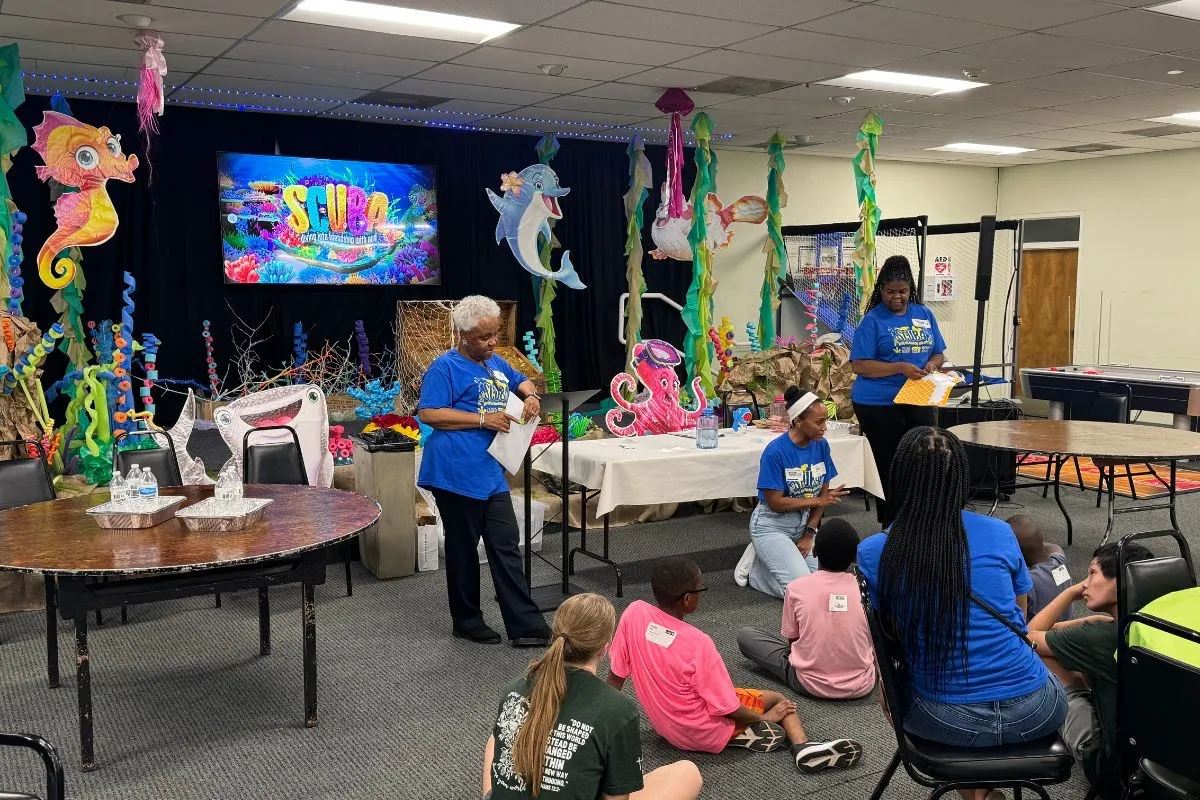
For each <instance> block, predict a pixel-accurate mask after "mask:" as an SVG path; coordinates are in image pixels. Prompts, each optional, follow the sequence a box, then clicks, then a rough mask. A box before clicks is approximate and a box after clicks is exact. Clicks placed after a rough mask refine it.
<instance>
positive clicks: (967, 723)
mask: <svg viewBox="0 0 1200 800" xmlns="http://www.w3.org/2000/svg"><path fill="white" fill-rule="evenodd" d="M891 473H892V482H891V486H890V487H889V488H888V498H889V502H890V503H891V505H892V509H893V511H894V514H895V518H894V521H893V522H892V525H891V527H890V528H889V529H888V530H886V531H884V532H883V533H877V534H875V535H874V536H871V537H869V538H867V539H865V540H864V541H863V542H862V544H860V545H859V547H858V568H859V570H860V571H861V572H862V574H863V577H864V578H865V579H866V581H867V585H868V586H869V588H870V590H871V599H872V602H873V603H874V604H875V607H876V608H877V609H878V610H879V614H880V618H881V620H882V621H883V624H884V627H885V628H886V629H888V630H890V631H892V632H894V634H895V635H896V637H897V639H898V644H899V648H900V651H901V652H902V654H903V657H904V661H905V662H906V664H907V665H908V675H909V679H910V682H911V684H912V685H911V687H910V688H911V698H912V699H911V702H910V705H909V708H907V709H892V710H891V711H892V713H894V714H895V713H898V714H901V715H902V716H903V719H904V728H905V730H907V731H908V732H909V733H911V734H913V735H914V736H919V737H921V738H923V739H930V740H932V741H935V742H941V743H943V744H947V745H951V746H957V747H996V746H999V745H1005V744H1015V743H1019V742H1027V741H1032V740H1034V739H1037V738H1040V737H1043V736H1049V735H1050V734H1052V733H1054V731H1056V730H1057V729H1058V727H1059V726H1060V725H1061V724H1062V722H1063V719H1064V718H1065V717H1066V713H1067V699H1066V695H1065V694H1064V692H1063V688H1062V686H1061V685H1059V683H1058V681H1057V680H1056V679H1055V678H1054V677H1053V676H1051V675H1050V673H1049V672H1048V671H1047V669H1046V666H1045V664H1043V662H1042V660H1041V659H1040V658H1039V657H1038V654H1037V653H1036V652H1035V651H1034V650H1033V648H1032V647H1030V646H1029V644H1028V643H1027V640H1026V639H1025V638H1024V637H1022V636H1021V635H1020V634H1019V633H1018V632H1017V631H1019V630H1021V631H1023V630H1025V604H1026V602H1027V598H1028V594H1029V591H1030V590H1031V589H1032V588H1033V581H1032V580H1031V579H1030V577H1029V570H1028V568H1027V567H1026V566H1025V559H1024V558H1023V557H1022V555H1021V549H1020V546H1019V545H1018V544H1017V539H1016V536H1014V535H1013V532H1012V528H1010V527H1009V526H1008V524H1007V523H1005V522H1003V521H1001V520H998V519H993V518H991V517H984V516H981V515H979V514H975V513H972V512H969V511H966V510H965V508H966V504H967V499H968V493H969V490H970V475H969V471H968V466H967V456H966V451H965V450H964V449H963V446H962V443H961V442H959V440H958V438H957V437H956V436H955V435H954V434H952V433H950V432H949V431H945V430H940V429H938V428H931V427H919V428H914V429H912V430H910V431H909V432H908V433H906V434H905V435H904V437H903V438H902V439H901V440H900V444H899V447H898V448H897V449H896V457H895V459H894V460H893V462H892V464H891ZM998 617H1003V618H1004V619H1006V620H1008V622H1009V623H1011V627H1010V626H1009V625H1006V624H1005V623H1004V622H1002V621H1001V620H1000V619H999V618H998ZM971 792H974V794H972V793H971ZM985 795H986V792H984V791H982V790H965V793H964V796H965V797H967V798H972V797H976V798H982V797H984V796H985Z"/></svg>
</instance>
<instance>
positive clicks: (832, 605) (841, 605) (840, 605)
mask: <svg viewBox="0 0 1200 800" xmlns="http://www.w3.org/2000/svg"><path fill="white" fill-rule="evenodd" d="M829 610H830V611H849V610H850V604H849V603H848V602H847V601H846V595H844V594H831V595H829Z"/></svg>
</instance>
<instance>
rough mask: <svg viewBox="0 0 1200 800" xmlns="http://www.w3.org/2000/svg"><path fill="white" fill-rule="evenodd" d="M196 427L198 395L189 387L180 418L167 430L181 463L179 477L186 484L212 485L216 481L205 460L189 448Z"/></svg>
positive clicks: (178, 460) (176, 456)
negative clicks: (209, 474)
mask: <svg viewBox="0 0 1200 800" xmlns="http://www.w3.org/2000/svg"><path fill="white" fill-rule="evenodd" d="M195 427H196V395H195V393H193V392H192V390H191V389H188V393H187V400H185V401H184V403H183V410H182V411H180V412H179V419H177V420H175V424H174V425H172V426H171V429H170V430H169V431H167V436H169V437H171V442H172V443H173V444H174V445H175V461H176V462H177V463H178V465H179V477H180V478H182V479H183V484H184V485H185V486H210V485H212V484H213V483H214V481H213V479H212V478H210V477H208V473H207V472H205V471H204V462H203V461H201V460H200V459H199V458H197V457H195V456H193V455H192V454H191V453H189V452H188V450H187V445H188V440H189V439H191V438H192V430H193V429H194V428H195Z"/></svg>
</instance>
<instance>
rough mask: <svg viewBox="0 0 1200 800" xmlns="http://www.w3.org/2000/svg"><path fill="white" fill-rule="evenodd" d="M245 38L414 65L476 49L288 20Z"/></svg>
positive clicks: (450, 43) (271, 22) (462, 43)
mask: <svg viewBox="0 0 1200 800" xmlns="http://www.w3.org/2000/svg"><path fill="white" fill-rule="evenodd" d="M247 38H249V39H250V40H252V41H255V42H275V43H276V44H290V45H296V46H298V47H312V48H318V49H321V50H338V51H342V52H346V53H370V54H372V55H378V56H392V57H396V58H408V59H416V60H417V61H444V60H445V59H448V58H454V57H455V56H460V55H462V54H463V53H465V52H467V51H468V50H471V49H473V48H474V47H475V45H472V44H467V43H465V42H446V41H442V40H440V39H423V38H421V37H419V36H396V35H394V34H390V33H374V32H372V31H355V30H350V29H349V28H336V27H332V26H329V25H313V24H310V23H307V22H289V21H287V20H272V21H270V22H268V23H266V24H265V25H263V26H262V27H261V28H259V29H258V30H256V31H255V32H254V33H253V34H252V35H250V36H249V37H247Z"/></svg>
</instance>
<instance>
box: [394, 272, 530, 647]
mask: <svg viewBox="0 0 1200 800" xmlns="http://www.w3.org/2000/svg"><path fill="white" fill-rule="evenodd" d="M451 319H452V321H453V322H454V330H455V335H456V336H457V338H458V342H457V344H456V346H455V347H454V348H452V349H451V350H449V351H447V352H445V353H443V354H442V355H440V356H438V357H437V358H436V359H434V362H433V363H432V364H430V365H429V369H428V370H426V371H425V375H424V377H423V378H422V381H421V399H420V400H419V401H418V403H417V415H418V416H419V417H420V419H421V422H423V423H425V424H426V425H428V426H429V427H431V428H433V432H432V433H430V434H429V438H428V441H427V442H426V443H425V446H424V452H423V454H422V457H421V474H420V476H419V478H418V479H417V483H418V484H419V485H420V486H421V487H423V488H425V489H429V490H431V491H432V492H433V496H434V499H435V500H436V501H437V507H438V513H439V514H440V515H441V520H442V525H443V527H444V528H445V530H446V586H447V588H448V590H449V593H450V616H451V618H452V619H453V620H454V635H455V636H457V637H459V638H461V639H469V640H470V641H473V642H478V643H480V644H496V643H498V642H499V641H500V634H498V633H497V632H496V631H494V630H492V628H490V627H488V625H487V624H486V623H485V622H484V621H483V613H482V611H481V610H480V607H479V602H480V598H479V557H478V555H477V550H476V548H477V547H478V545H479V540H480V538H481V537H482V539H483V545H484V548H485V549H486V550H487V556H488V566H489V567H490V568H491V570H492V583H493V584H494V585H495V589H496V597H497V598H498V599H499V601H500V613H501V615H502V616H503V617H504V627H505V630H506V631H507V633H508V638H509V640H510V641H511V642H512V645H513V647H545V646H546V644H547V642H548V640H549V636H550V631H549V628H547V627H546V620H545V618H543V617H542V614H541V612H540V611H538V608H537V606H536V605H535V604H534V602H533V599H532V598H531V597H530V596H529V589H528V587H527V586H526V584H525V575H524V572H523V570H522V569H521V550H520V547H519V545H518V541H519V537H520V532H519V530H518V526H517V517H516V514H515V513H514V512H513V506H512V499H511V497H510V496H509V493H508V481H507V480H506V479H505V477H504V469H503V467H501V466H500V462H498V461H496V459H494V458H492V456H491V455H490V454H489V453H488V452H487V450H488V446H489V445H491V443H492V439H493V438H494V437H495V435H496V433H497V432H500V431H507V430H508V427H509V425H510V424H512V423H513V422H520V421H523V420H515V419H513V418H512V417H510V416H509V415H508V413H507V411H506V410H505V409H506V408H507V406H508V396H509V393H510V392H513V393H515V394H516V395H517V396H518V397H520V398H522V399H523V400H524V401H525V408H524V410H523V417H524V419H525V420H528V419H530V418H531V417H534V416H536V415H537V414H538V413H539V412H540V411H541V405H540V403H539V398H538V396H537V391H536V389H535V387H534V385H533V383H532V382H531V381H530V380H528V379H527V378H526V377H525V376H524V375H522V374H521V373H519V372H517V371H516V370H515V369H513V368H512V367H511V366H509V364H508V362H506V361H505V360H504V359H502V358H500V357H499V356H497V355H495V348H496V340H497V335H498V334H499V331H500V307H499V306H498V305H496V303H495V301H493V300H491V299H490V298H487V297H483V296H481V295H472V296H470V297H464V298H463V299H462V300H460V301H458V303H457V304H455V306H454V311H453V312H452V314H451Z"/></svg>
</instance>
